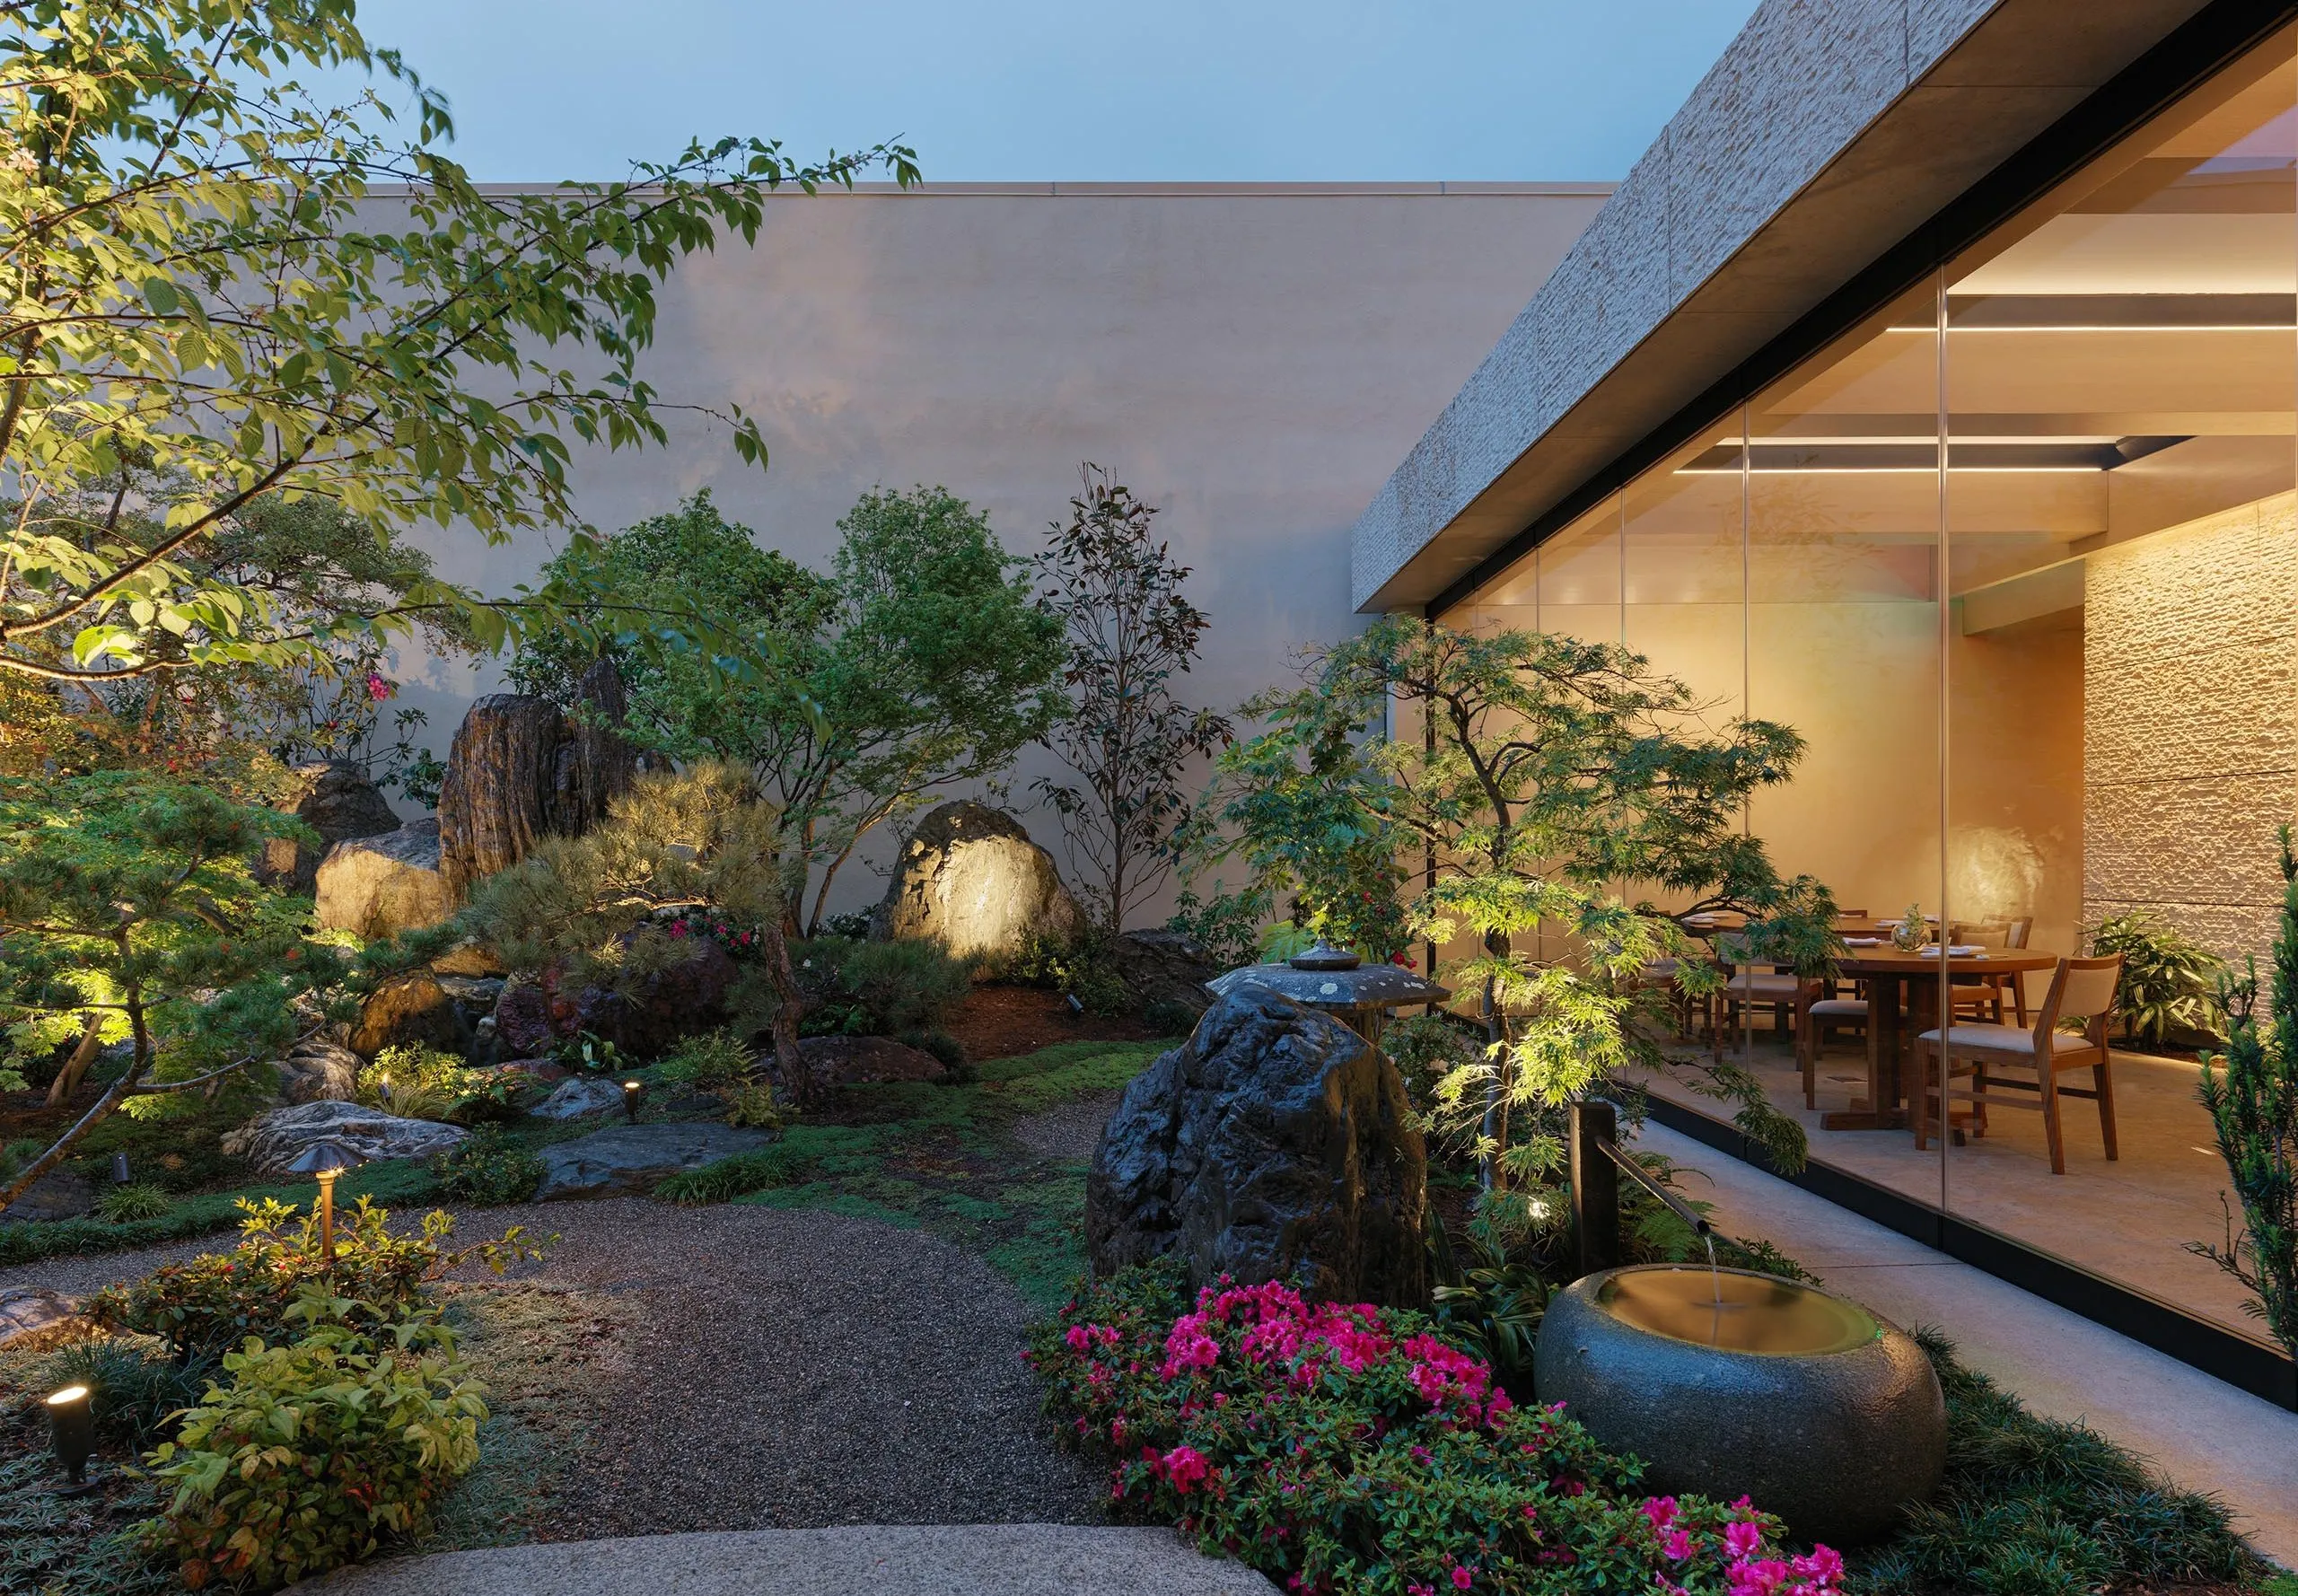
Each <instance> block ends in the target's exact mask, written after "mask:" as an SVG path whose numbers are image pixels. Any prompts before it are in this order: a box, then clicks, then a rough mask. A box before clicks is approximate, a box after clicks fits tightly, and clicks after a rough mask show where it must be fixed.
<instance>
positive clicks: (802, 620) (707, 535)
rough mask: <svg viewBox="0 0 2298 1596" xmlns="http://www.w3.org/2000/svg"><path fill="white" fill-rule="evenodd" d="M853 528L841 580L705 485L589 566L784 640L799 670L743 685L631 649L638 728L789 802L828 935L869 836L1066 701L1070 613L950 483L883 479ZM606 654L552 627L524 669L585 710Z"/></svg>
mask: <svg viewBox="0 0 2298 1596" xmlns="http://www.w3.org/2000/svg"><path fill="white" fill-rule="evenodd" d="M838 529H839V531H841V532H842V533H843V537H842V539H840V541H839V544H838V552H837V554H836V556H835V557H833V560H832V563H831V568H830V571H829V574H820V573H816V572H812V571H809V570H807V569H806V568H804V567H803V566H799V565H797V564H796V563H794V561H792V560H790V559H788V558H786V557H784V556H783V555H781V554H779V553H776V552H775V551H774V550H771V549H767V548H759V546H758V544H757V543H756V542H755V541H754V540H753V538H752V534H751V532H750V529H749V528H747V527H743V526H740V525H736V524H734V523H732V522H727V521H726V520H725V519H724V517H723V516H722V515H721V514H720V513H719V512H718V509H717V507H716V506H715V504H713V503H712V502H711V498H710V495H709V494H708V493H706V492H705V493H702V494H698V495H696V496H695V497H694V498H692V499H690V500H689V501H688V502H687V503H686V504H682V505H681V506H680V508H679V509H678V510H677V511H675V512H673V513H671V514H669V515H662V516H657V517H655V518H654V519H653V520H651V521H646V522H640V523H639V524H638V525H636V526H634V527H631V528H630V529H628V530H627V531H624V532H621V533H619V534H618V535H616V536H615V537H612V538H610V539H605V540H604V542H603V543H602V544H601V545H599V546H597V547H596V548H594V549H586V550H584V551H583V554H582V556H581V557H582V558H583V560H584V561H586V562H587V566H586V569H585V573H584V575H583V581H584V582H585V583H588V584H589V585H591V586H592V587H593V588H594V589H595V590H596V591H597V592H600V593H601V594H602V595H605V596H607V597H609V598H610V599H611V600H612V601H615V602H618V603H625V604H629V605H632V606H634V607H638V608H644V609H652V608H653V607H656V606H658V605H664V604H667V603H668V602H669V601H670V598H671V595H672V594H674V593H680V592H682V593H685V594H687V595H689V596H691V597H692V598H693V599H694V601H697V603H700V604H701V605H703V606H704V607H706V609H709V610H710V611H712V612H713V613H717V614H723V615H724V616H726V617H728V618H730V621H731V623H732V624H735V625H738V626H741V627H746V628H749V629H751V630H753V631H755V632H759V633H762V634H767V635H771V636H775V637H776V638H778V639H779V640H780V658H781V660H782V662H783V664H784V669H783V671H780V672H779V673H777V674H775V675H772V676H767V675H764V674H761V675H759V676H756V677H753V678H752V679H750V680H745V681H741V682H735V683H732V684H729V683H727V682H724V681H723V680H716V679H715V676H714V673H713V672H711V671H709V670H708V669H707V668H706V662H703V661H701V660H699V659H697V658H695V657H692V656H681V655H675V654H670V655H662V656H658V657H656V658H653V659H647V658H643V657H631V658H621V657H618V661H617V662H618V664H619V665H620V666H621V667H622V669H623V671H624V673H625V678H626V686H627V694H628V699H629V714H628V716H627V720H626V722H625V732H626V735H627V736H629V737H630V738H631V740H632V741H635V742H636V743H638V744H639V745H640V746H641V747H644V748H647V749H651V750H653V751H655V752H658V753H662V754H667V755H669V756H671V758H673V759H723V760H730V761H733V762H737V763H740V764H742V765H744V766H747V767H749V768H750V771H751V772H752V773H753V776H754V777H755V779H756V781H757V783H758V785H759V791H760V793H761V794H763V795H764V796H765V797H766V798H767V800H768V801H769V802H772V803H774V804H775V805H776V807H777V808H778V809H779V811H780V812H781V816H782V829H781V833H780V840H781V843H782V846H784V847H785V848H786V849H787V850H789V861H790V863H791V864H792V865H793V866H794V868H793V869H792V870H791V872H790V873H789V876H788V879H789V883H790V892H791V896H790V899H789V902H788V905H787V907H786V909H785V913H784V915H783V916H782V919H781V924H782V925H783V926H784V927H785V930H786V931H787V932H788V933H789V934H793V935H794V934H797V933H798V930H799V928H800V926H801V925H804V926H806V927H808V931H807V934H809V935H811V934H815V932H817V931H818V930H819V928H820V923H821V918H822V911H823V907H824V905H825V904H826V903H827V902H828V900H829V891H830V886H831V883H832V882H833V881H835V880H836V879H837V876H838V871H839V870H840V869H841V868H842V867H843V866H844V865H845V864H846V862H847V861H848V860H849V859H851V858H852V857H853V855H854V851H855V848H856V847H857V846H859V845H860V843H861V841H862V839H863V838H864V837H867V836H868V835H869V834H870V833H871V832H872V831H873V830H874V829H876V828H878V827H879V826H881V825H883V824H885V823H886V822H888V821H890V820H899V819H900V818H901V817H902V816H904V815H906V814H908V813H910V812H912V811H916V810H917V808H919V807H920V806H921V805H922V804H924V803H925V802H926V800H927V799H928V798H929V797H930V796H931V795H932V794H934V792H936V791H938V790H941V789H943V788H947V787H951V786H953V785H960V784H963V783H969V782H977V781H981V780H985V779H987V778H989V777H993V776H996V774H997V773H998V772H1000V771H1001V770H1003V769H1004V768H1005V767H1006V766H1007V765H1008V764H1010V763H1011V762H1012V760H1013V755H1014V754H1015V752H1016V751H1017V750H1020V749H1021V748H1022V747H1023V746H1025V745H1026V744H1028V743H1029V742H1031V741H1034V740H1035V739H1037V738H1039V737H1041V736H1043V735H1044V734H1045V732H1046V731H1047V730H1048V727H1049V726H1051V724H1052V723H1053V721H1054V718H1055V716H1056V715H1057V714H1058V713H1059V712H1060V709H1061V699H1060V695H1059V694H1058V692H1057V690H1056V688H1055V682H1056V680H1057V676H1058V673H1059V671H1060V669H1061V662H1062V651H1061V640H1060V623H1059V622H1058V621H1057V619H1056V618H1054V617H1052V616H1051V615H1049V614H1048V613H1047V612H1046V611H1045V610H1044V609H1041V608H1039V606H1038V604H1037V603H1036V602H1035V601H1033V600H1032V598H1031V592H1030V588H1029V583H1028V581H1027V580H1026V578H1025V577H1023V576H1022V574H1020V573H1019V572H1018V571H1017V570H1016V568H1015V567H1016V565H1017V562H1016V561H1015V559H1014V558H1013V556H1011V555H1009V554H1007V553H1006V552H1005V550H1004V548H1003V547H1001V546H1000V544H999V543H998V541H997V539H996V534H995V533H993V532H992V531H990V528H989V522H988V521H987V518H986V517H984V516H983V515H982V514H981V513H980V512H978V511H977V510H975V509H974V508H973V507H972V506H971V505H969V504H967V503H966V502H965V501H964V500H963V499H960V498H958V497H957V496H955V495H952V494H951V493H949V492H948V491H947V490H945V489H943V488H939V487H917V488H912V489H911V490H909V491H908V492H907V493H898V492H887V491H881V490H880V491H873V492H870V493H867V494H864V495H862V497H861V499H860V500H859V501H858V502H857V503H856V504H855V506H854V508H853V509H852V510H851V511H850V512H848V513H846V516H845V518H844V519H843V520H841V521H840V522H838ZM554 575H557V573H554ZM589 648H590V643H589V640H588V639H587V638H586V637H585V636H583V635H582V634H581V633H561V634H558V635H556V636H552V635H546V634H537V635H534V636H531V637H530V639H529V640H528V642H527V643H526V645H524V646H523V647H522V650H521V653H520V655H519V657H518V659H517V660H516V661H515V662H513V668H512V675H513V680H515V681H517V682H518V683H519V684H520V686H521V687H522V689H524V690H526V691H529V692H539V693H542V694H545V695H546V696H548V697H555V698H557V699H558V700H559V701H560V702H562V703H570V704H571V703H572V702H574V696H573V695H574V686H575V683H576V681H577V680H578V679H579V675H580V672H581V671H582V670H583V668H584V667H585V666H586V665H587V664H588V663H589V662H590V660H591V657H592V655H591V653H589V652H588V650H589ZM810 878H811V882H812V890H811V896H809V894H808V891H807V887H808V883H809V880H810Z"/></svg>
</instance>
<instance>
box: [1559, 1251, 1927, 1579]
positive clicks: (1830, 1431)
mask: <svg viewBox="0 0 2298 1596" xmlns="http://www.w3.org/2000/svg"><path fill="white" fill-rule="evenodd" d="M1533 1379H1534V1381H1535V1383H1536V1384H1537V1386H1538V1389H1539V1399H1540V1400H1541V1401H1542V1402H1562V1403H1563V1404H1564V1405H1565V1411H1566V1413H1567V1414H1568V1415H1570V1416H1572V1417H1573V1418H1574V1419H1577V1420H1578V1421H1579V1422H1580V1423H1581V1424H1583V1425H1586V1426H1587V1428H1588V1431H1589V1433H1590V1434H1592V1435H1594V1436H1595V1438H1596V1439H1597V1440H1598V1441H1599V1442H1601V1443H1603V1444H1604V1445H1605V1446H1607V1447H1609V1448H1611V1449H1612V1450H1614V1451H1625V1452H1633V1453H1634V1454H1636V1456H1637V1457H1639V1458H1642V1459H1643V1460H1645V1464H1646V1465H1647V1469H1646V1472H1645V1487H1646V1488H1647V1489H1649V1490H1651V1491H1653V1493H1655V1494H1661V1493H1679V1492H1684V1493H1697V1494H1699V1495H1707V1496H1715V1497H1720V1498H1722V1499H1723V1500H1725V1501H1729V1500H1732V1498H1734V1497H1737V1496H1740V1495H1748V1496H1751V1497H1753V1498H1754V1500H1755V1503H1756V1505H1757V1506H1759V1507H1760V1508H1763V1509H1764V1510H1765V1511H1767V1512H1769V1513H1777V1514H1778V1515H1779V1516H1780V1517H1782V1518H1784V1519H1785V1520H1786V1521H1787V1524H1788V1528H1789V1529H1790V1530H1791V1531H1792V1532H1793V1533H1794V1536H1795V1537H1796V1538H1797V1539H1801V1540H1807V1541H1812V1540H1817V1541H1825V1542H1827V1543H1828V1544H1829V1545H1830V1546H1837V1547H1846V1546H1857V1545H1860V1544H1863V1543H1864V1542H1868V1541H1873V1540H1877V1539H1881V1538H1882V1537H1884V1536H1886V1535H1888V1534H1890V1531H1891V1530H1893V1529H1894V1528H1895V1527H1896V1526H1897V1524H1898V1523H1899V1515H1900V1513H1901V1511H1902V1510H1903V1509H1904V1508H1905V1507H1907V1506H1908V1505H1909V1504H1913V1503H1916V1502H1921V1501H1924V1500H1926V1499H1927V1498H1928V1497H1929V1496H1930V1495H1932V1493H1933V1492H1934V1491H1935V1490H1936V1489H1937V1488H1938V1486H1939V1478H1940V1475H1941V1474H1942V1473H1943V1471H1944V1469H1945V1468H1946V1461H1947V1407H1946V1402H1945V1399H1943V1397H1942V1396H1941V1394H1940V1390H1939V1380H1938V1376H1937V1375H1936V1374H1934V1372H1932V1368H1931V1360H1930V1359H1929V1358H1927V1357H1925V1355H1924V1353H1923V1349H1922V1348H1921V1347H1920V1346H1917V1345H1916V1342H1915V1338H1914V1337H1911V1336H1909V1335H1908V1334H1907V1333H1906V1332H1905V1331H1903V1330H1900V1329H1898V1328H1896V1327H1895V1326H1893V1325H1890V1324H1889V1323H1886V1322H1885V1321H1884V1320H1881V1319H1878V1318H1876V1317H1875V1316H1874V1315H1873V1314H1872V1313H1870V1312H1869V1311H1867V1310H1866V1309H1864V1308H1862V1307H1860V1306H1859V1305H1858V1304H1857V1303H1855V1302H1847V1301H1846V1300H1845V1299H1844V1298H1841V1297H1838V1296H1833V1295H1831V1294H1829V1293H1826V1292H1823V1291H1820V1290H1818V1289H1816V1288H1814V1287H1811V1286H1807V1285H1798V1284H1796V1283H1795V1282H1794V1281H1792V1280H1783V1279H1780V1278H1779V1277H1777V1276H1772V1275H1762V1274H1758V1273H1756V1272H1754V1271H1752V1270H1747V1269H1718V1270H1713V1271H1711V1270H1710V1269H1709V1268H1707V1267H1706V1266H1693V1265H1680V1264H1649V1265H1639V1266H1636V1267H1629V1268H1623V1269H1610V1270H1606V1271H1604V1272H1603V1273H1601V1274H1597V1275H1591V1276H1587V1277H1586V1278H1584V1279H1582V1280H1578V1281H1575V1282H1574V1283H1573V1284H1572V1285H1569V1286H1566V1288H1565V1289H1564V1290H1563V1291H1561V1292H1559V1293H1557V1296H1556V1299H1555V1300H1554V1301H1553V1302H1550V1303H1549V1304H1548V1314H1547V1317H1546V1318H1545V1319H1544V1320H1542V1321H1541V1324H1540V1335H1539V1346H1538V1349H1537V1351H1536V1353H1535V1355H1534V1362H1533Z"/></svg>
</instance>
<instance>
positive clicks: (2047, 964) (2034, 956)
mask: <svg viewBox="0 0 2298 1596" xmlns="http://www.w3.org/2000/svg"><path fill="white" fill-rule="evenodd" d="M1942 961H1944V963H1945V964H1946V967H1947V974H1948V977H1949V978H1950V979H1952V978H1954V977H1956V976H1990V975H1993V976H2000V975H2018V974H2023V973H2024V972H2026V971H2028V970H2035V969H2057V965H2058V956H2057V954H2055V953H2042V952H2037V951H2034V950H2032V949H2029V948H1983V949H1981V950H1980V951H1978V952H1976V953H1948V954H1940V953H1922V952H1915V953H1910V952H1908V951H1906V950H1905V949H1902V948H1898V947H1894V946H1893V945H1892V944H1891V943H1889V942H1885V943H1883V944H1882V945H1881V946H1880V947H1873V948H1860V947H1853V948H1846V950H1845V951H1843V953H1842V954H1841V955H1840V956H1838V959H1837V960H1836V969H1837V970H1838V973H1839V974H1840V975H1841V976H1842V977H1843V978H1845V979H1847V980H1855V981H1858V982H1861V983H1863V984H1864V986H1865V987H1866V988H1867V1095H1866V1096H1865V1097H1864V1098H1855V1099H1853V1100H1852V1103H1851V1107H1850V1108H1848V1109H1836V1110H1834V1111H1832V1112H1829V1113H1826V1114H1822V1115H1820V1128H1821V1129H1823V1130H1900V1129H1904V1128H1905V1127H1907V1126H1908V1123H1909V1118H1910V1102H1909V1097H1910V1092H1909V1088H1910V1087H1911V1086H1912V1085H1913V1084H1914V1083H1913V1082H1912V1080H1911V1079H1910V1077H1911V1074H1912V1072H1911V1071H1910V1070H1909V1069H1908V1067H1907V1065H1908V1056H1909V1053H1910V1051H1911V1047H1910V1044H1911V1043H1912V1041H1913V1039H1915V1038H1916V1037H1917V1036H1920V1035H1921V1034H1922V1033H1923V1032H1925V1031H1926V1030H1931V1029H1933V1028H1934V1026H1936V1025H1937V1024H1938V1023H1939V966H1940V964H1941V963H1942ZM1902 1000H1904V1006H1905V1011H1906V1022H1905V1023H1904V1024H1903V1023H1901V1020H1900V1013H1901V1006H1902Z"/></svg>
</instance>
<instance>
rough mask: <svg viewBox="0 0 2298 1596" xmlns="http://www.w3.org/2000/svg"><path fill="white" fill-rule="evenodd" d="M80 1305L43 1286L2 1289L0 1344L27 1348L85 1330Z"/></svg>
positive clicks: (13, 1348)
mask: <svg viewBox="0 0 2298 1596" xmlns="http://www.w3.org/2000/svg"><path fill="white" fill-rule="evenodd" d="M79 1329H83V1324H82V1321H81V1319H80V1305H79V1303H77V1302H75V1301H73V1300H72V1299H71V1298H70V1297H67V1296H65V1295H64V1294H63V1293H60V1292H52V1291H50V1290H48V1288H47V1287H46V1286H42V1285H12V1286H9V1287H7V1288H6V1289H5V1290H0V1347H7V1348H10V1349H12V1350H15V1351H23V1350H27V1349H29V1348H31V1347H35V1346H41V1345H42V1344H44V1343H46V1342H48V1341H55V1340H60V1339H61V1338H63V1337H65V1336H66V1335H69V1334H72V1333H73V1332H75V1331H76V1330H79Z"/></svg>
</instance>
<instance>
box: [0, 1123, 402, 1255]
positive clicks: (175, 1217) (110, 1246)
mask: <svg viewBox="0 0 2298 1596" xmlns="http://www.w3.org/2000/svg"><path fill="white" fill-rule="evenodd" d="M112 1123H113V1124H115V1125H117V1124H118V1123H119V1121H118V1120H114V1121H112ZM90 1140H91V1141H92V1140H94V1138H93V1137H91V1138H90ZM318 1190H319V1188H318V1187H317V1186H316V1185H315V1184H313V1183H312V1182H311V1181H308V1180H307V1181H304V1182H303V1183H302V1184H300V1185H264V1186H259V1187H253V1188H241V1189H239V1190H237V1191H219V1192H203V1193H199V1194H197V1195H194V1196H189V1197H178V1198H177V1199H176V1201H175V1206H173V1207H171V1208H170V1209H169V1210H168V1212H167V1213H166V1214H164V1215H162V1216H161V1217H159V1218H157V1219H134V1220H128V1221H127V1222H125V1223H118V1224H114V1223H110V1222H108V1221H105V1220H101V1219H94V1218H87V1219H50V1220H46V1221H43V1222H42V1223H39V1224H0V1267H6V1266H11V1265H15V1264H27V1263H36V1262H38V1261H39V1259H41V1258H66V1257H71V1256H75V1255H78V1254H95V1253H103V1252H120V1251H127V1250H134V1249H136V1248H143V1247H155V1246H158V1245H160V1244H161V1243H162V1242H167V1241H188V1240H190V1239H192V1238H194V1237H197V1236H209V1235H215V1234H218V1233H220V1232H227V1231H235V1230H237V1229H239V1228H240V1225H241V1223H242V1222H243V1221H244V1220H245V1219H246V1217H247V1215H246V1213H245V1211H244V1209H243V1208H242V1207H241V1205H242V1204H244V1203H250V1202H257V1203H260V1202H265V1201H276V1202H285V1201H291V1200H292V1201H295V1202H303V1203H308V1202H310V1201H311V1200H312V1199H313V1198H314V1197H316V1196H317V1194H318ZM437 1193H438V1182H437V1181H436V1180H435V1179H433V1177H432V1174H431V1171H430V1170H429V1169H427V1168H426V1167H425V1166H424V1165H422V1164H418V1163H406V1162H388V1163H371V1164H369V1165H367V1166H366V1167H365V1168H364V1169H359V1170H355V1171H352V1172H351V1173H350V1174H348V1175H346V1176H345V1177H344V1178H343V1179H342V1181H341V1182H340V1183H339V1184H338V1186H337V1188H336V1201H337V1203H338V1205H341V1204H345V1203H349V1202H352V1201H355V1199H356V1198H357V1197H363V1196H364V1197H374V1198H375V1199H377V1200H378V1201H381V1202H385V1203H419V1202H423V1201H425V1200H427V1199H429V1198H431V1197H435V1196H436V1195H437Z"/></svg>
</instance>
